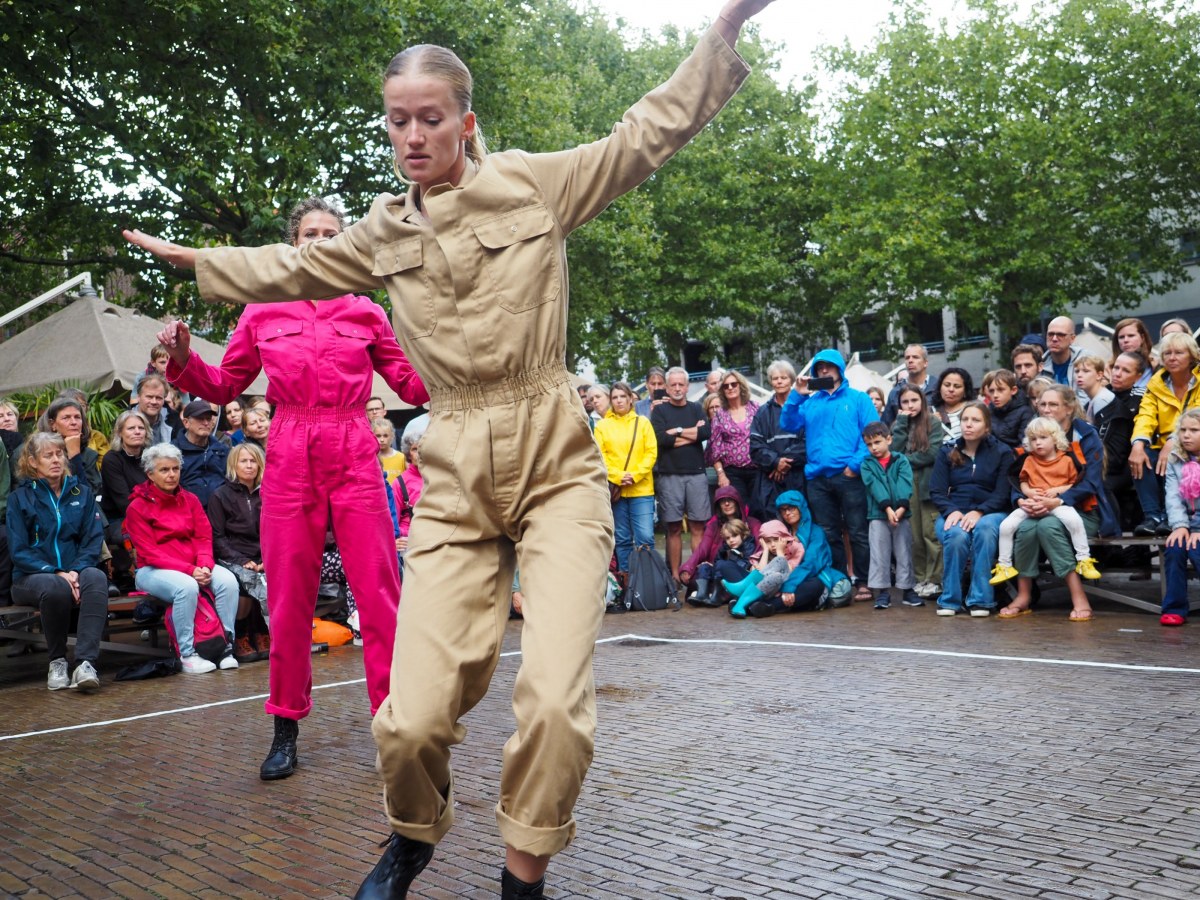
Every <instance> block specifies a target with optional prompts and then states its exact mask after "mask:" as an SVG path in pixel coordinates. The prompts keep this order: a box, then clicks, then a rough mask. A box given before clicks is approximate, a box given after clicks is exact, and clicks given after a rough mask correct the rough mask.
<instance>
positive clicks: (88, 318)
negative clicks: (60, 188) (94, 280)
mask: <svg viewBox="0 0 1200 900" xmlns="http://www.w3.org/2000/svg"><path fill="white" fill-rule="evenodd" d="M162 327H163V322H161V321H160V320H158V319H155V318H152V317H150V316H145V315H142V314H141V313H139V312H136V311H135V310H132V309H126V308H125V307H123V306H117V305H116V304H115V303H107V302H105V301H103V300H100V299H98V298H95V297H80V298H79V299H78V300H75V301H73V302H72V303H70V304H69V305H68V306H66V307H64V308H63V309H61V310H59V311H58V312H56V313H55V314H54V315H52V316H50V317H48V318H46V319H43V320H42V321H40V322H37V323H35V324H33V325H31V326H29V328H27V329H25V330H24V331H22V332H20V333H19V334H17V335H14V336H13V337H12V338H11V339H9V340H7V341H5V342H4V343H0V394H6V393H13V392H15V391H28V390H36V389H38V388H41V387H44V386H45V385H48V384H55V383H58V382H63V381H70V382H74V383H76V384H81V385H83V386H85V387H88V388H98V389H101V390H107V389H109V388H112V387H114V386H119V387H121V388H123V389H125V390H132V389H133V385H134V382H135V381H136V380H137V377H138V375H140V374H141V373H142V372H144V371H145V370H146V364H147V363H148V362H149V360H150V348H151V347H153V346H154V345H155V344H156V343H157V342H158V340H157V338H156V335H157V334H158V332H159V331H160V330H161V329H162ZM192 349H193V350H195V351H196V352H197V353H198V354H200V357H201V358H202V359H203V360H204V361H205V362H208V363H212V364H213V365H216V364H217V363H219V362H220V361H221V357H222V356H224V354H225V348H224V347H222V346H221V345H220V344H215V343H213V342H212V341H207V340H205V339H204V338H201V337H198V336H196V335H194V334H193V335H192ZM266 390H267V378H266V376H265V375H261V374H260V375H259V376H258V378H256V379H255V380H254V383H253V384H251V385H250V387H249V389H248V390H247V393H251V394H264V393H266ZM373 393H374V394H375V395H377V396H379V397H382V398H383V402H384V405H385V406H386V407H387V408H388V409H412V406H411V405H410V404H408V403H405V402H404V401H403V400H401V399H400V398H399V397H398V396H396V394H395V392H394V391H392V390H391V389H390V388H389V387H388V386H387V384H386V383H384V381H383V379H382V378H380V377H379V375H378V374H376V375H375V382H374V387H373Z"/></svg>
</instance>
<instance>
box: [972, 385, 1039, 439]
mask: <svg viewBox="0 0 1200 900" xmlns="http://www.w3.org/2000/svg"><path fill="white" fill-rule="evenodd" d="M984 381H985V382H987V384H986V385H985V386H984V388H983V393H984V395H985V396H986V397H987V398H988V400H989V401H990V402H991V405H992V434H993V435H994V436H995V438H996V440H998V441H999V442H1000V443H1002V444H1004V445H1005V446H1006V447H1008V448H1009V449H1010V450H1016V449H1017V448H1018V447H1020V446H1021V442H1022V441H1023V440H1024V439H1025V426H1026V425H1028V424H1029V421H1030V420H1031V419H1032V418H1033V417H1034V416H1035V415H1036V413H1035V412H1034V409H1033V404H1031V403H1030V402H1029V398H1028V397H1026V396H1025V392H1024V391H1023V390H1021V385H1020V382H1019V381H1018V379H1017V375H1016V373H1015V372H1012V371H1010V370H1009V369H996V370H995V371H992V372H988V374H987V376H985V378H984Z"/></svg>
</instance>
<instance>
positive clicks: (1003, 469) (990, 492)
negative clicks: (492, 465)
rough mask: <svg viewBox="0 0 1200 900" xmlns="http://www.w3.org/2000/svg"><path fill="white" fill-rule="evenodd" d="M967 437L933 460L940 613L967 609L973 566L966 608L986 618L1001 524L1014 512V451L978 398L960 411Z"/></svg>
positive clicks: (931, 485) (931, 492)
mask: <svg viewBox="0 0 1200 900" xmlns="http://www.w3.org/2000/svg"><path fill="white" fill-rule="evenodd" d="M959 422H960V425H961V428H962V437H960V438H959V439H958V440H956V441H955V442H954V443H952V444H947V445H945V446H944V447H942V449H941V451H940V452H939V453H938V457H937V459H936V460H935V461H934V463H933V477H932V478H931V479H930V483H929V495H930V499H931V500H933V505H934V506H936V507H937V510H938V518H937V522H936V523H934V530H935V531H936V532H937V537H938V540H939V541H941V542H942V557H943V563H942V593H941V596H939V597H938V601H937V603H938V608H937V614H938V615H939V616H953V615H956V614H958V613H960V612H963V611H964V599H963V573H964V572H965V570H966V568H967V563H968V562H970V564H971V582H970V585H969V586H968V588H967V596H966V600H965V608H966V611H968V612H970V614H971V615H972V616H976V617H980V618H986V617H987V616H990V615H991V614H992V610H993V609H995V606H996V600H995V595H994V592H993V590H992V586H991V585H990V584H989V583H988V581H989V578H990V575H991V571H992V566H994V565H995V564H996V551H997V547H998V545H999V540H1000V523H1001V522H1003V521H1004V517H1005V515H1007V513H1008V511H1009V508H1010V507H1009V490H1010V487H1011V486H1010V484H1009V481H1008V471H1009V469H1010V468H1011V467H1012V462H1013V455H1012V451H1011V450H1009V449H1008V447H1007V446H1005V445H1004V444H1002V443H1000V442H999V441H998V440H996V438H994V437H993V436H992V433H991V431H992V417H991V413H990V412H989V410H988V408H987V406H986V405H985V404H983V403H979V402H973V403H968V404H966V405H965V406H964V407H963V408H962V411H961V413H960V418H959Z"/></svg>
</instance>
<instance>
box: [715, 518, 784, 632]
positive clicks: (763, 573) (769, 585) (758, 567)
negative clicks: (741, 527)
mask: <svg viewBox="0 0 1200 900" xmlns="http://www.w3.org/2000/svg"><path fill="white" fill-rule="evenodd" d="M758 540H759V543H760V544H761V545H762V550H761V551H759V553H757V554H755V557H754V568H753V569H751V570H750V574H749V575H747V576H746V577H745V578H743V579H742V580H741V581H722V582H721V584H722V585H724V586H725V590H727V591H729V593H731V594H733V596H734V598H735V599H734V602H733V603H731V604H730V605H729V614H730V615H731V616H733V617H734V618H735V619H744V618H746V614H747V613H750V614H751V615H754V616H756V617H760V616H768V615H770V614H771V613H772V612H774V607H773V606H772V605H771V604H769V603H766V602H764V601H766V600H767V599H769V598H771V597H773V596H775V595H776V594H777V593H779V589H780V588H781V587H783V583H784V582H785V581H787V577H788V575H790V574H791V572H792V569H794V568H796V566H798V565H800V561H801V560H802V559H803V558H804V548H803V547H801V546H800V544H799V543H798V542H797V541H796V539H795V538H794V537H792V535H791V532H789V531H788V529H787V526H785V525H784V524H783V523H782V522H777V521H772V522H767V523H766V524H765V525H763V526H762V528H761V529H759V532H758Z"/></svg>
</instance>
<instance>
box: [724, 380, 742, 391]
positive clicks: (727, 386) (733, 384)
mask: <svg viewBox="0 0 1200 900" xmlns="http://www.w3.org/2000/svg"><path fill="white" fill-rule="evenodd" d="M721 387H723V388H725V390H729V389H730V388H735V389H736V388H738V387H740V385H739V384H738V383H737V382H736V381H727V382H725V383H724V384H723V385H721Z"/></svg>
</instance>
